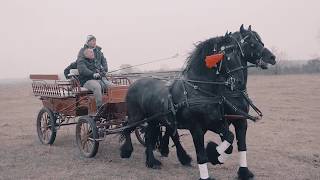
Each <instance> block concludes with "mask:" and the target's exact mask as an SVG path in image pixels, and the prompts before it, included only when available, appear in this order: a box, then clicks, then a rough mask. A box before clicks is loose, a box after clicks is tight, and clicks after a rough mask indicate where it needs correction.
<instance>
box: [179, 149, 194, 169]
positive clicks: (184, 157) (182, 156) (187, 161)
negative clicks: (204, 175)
mask: <svg viewBox="0 0 320 180" xmlns="http://www.w3.org/2000/svg"><path fill="white" fill-rule="evenodd" d="M177 156H178V159H179V161H180V163H181V164H182V165H184V166H191V161H192V158H191V157H190V156H189V155H188V154H187V153H186V152H182V153H179V154H178V152H177Z"/></svg>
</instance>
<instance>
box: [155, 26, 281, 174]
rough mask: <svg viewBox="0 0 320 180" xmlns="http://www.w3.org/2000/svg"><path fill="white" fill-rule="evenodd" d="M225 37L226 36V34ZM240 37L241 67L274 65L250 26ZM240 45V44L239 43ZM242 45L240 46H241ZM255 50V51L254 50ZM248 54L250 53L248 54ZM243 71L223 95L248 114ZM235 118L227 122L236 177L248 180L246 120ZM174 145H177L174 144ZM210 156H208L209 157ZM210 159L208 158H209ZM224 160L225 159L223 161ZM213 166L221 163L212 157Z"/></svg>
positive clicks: (227, 111) (166, 137) (164, 142)
mask: <svg viewBox="0 0 320 180" xmlns="http://www.w3.org/2000/svg"><path fill="white" fill-rule="evenodd" d="M236 34H237V33H236ZM229 35H231V36H236V35H235V34H233V35H232V34H229ZM226 36H227V34H226ZM240 36H242V37H245V39H246V41H243V43H245V44H247V45H243V49H242V51H243V54H242V58H241V64H242V66H243V67H246V66H247V62H250V63H253V64H257V66H258V67H261V68H262V69H267V64H272V65H274V64H275V63H276V61H275V56H274V55H273V54H272V53H271V52H270V51H269V50H268V49H267V48H264V44H263V42H262V40H261V38H260V36H259V35H258V34H257V33H256V32H255V31H252V30H251V26H249V28H248V30H245V29H244V28H243V26H241V28H240ZM240 43H241V42H240ZM243 43H242V44H243ZM253 48H255V49H256V50H254V49H253ZM248 52H250V53H248ZM241 71H243V77H244V79H242V80H241V82H243V83H242V84H241V85H239V86H238V88H237V90H236V91H235V90H231V89H227V90H226V91H225V92H224V94H225V95H227V96H228V97H230V98H229V100H230V101H231V102H232V104H233V105H234V106H235V107H236V108H238V109H240V110H241V111H243V112H245V113H248V112H249V101H250V100H249V98H248V95H247V93H246V85H247V77H248V69H247V68H243V69H241ZM224 112H225V114H227V115H230V114H238V113H237V112H235V111H234V108H232V107H230V106H228V105H225V106H224ZM234 117H236V118H234V119H232V120H228V123H229V124H232V125H233V126H234V128H235V133H236V139H237V147H238V151H239V166H240V167H239V170H238V177H239V178H240V179H248V178H251V177H253V176H254V175H253V173H252V172H251V171H250V170H249V169H248V167H247V160H246V150H247V148H246V131H247V119H246V118H240V116H234ZM169 135H170V132H168V131H166V132H165V135H164V136H163V138H162V139H161V144H160V152H161V154H162V155H164V156H167V155H168V153H169V148H168V144H169ZM221 139H222V140H223V139H224V138H223V136H221ZM175 144H177V143H176V142H175ZM215 148H216V144H215V143H209V144H208V146H207V151H208V152H210V151H213V150H214V149H215ZM226 152H227V154H231V153H232V146H230V147H229V148H228V150H227V151H226ZM209 156H210V155H209ZM226 156H227V155H226ZM209 159H210V158H209ZM224 160H225V159H224ZM211 163H213V164H222V163H223V162H219V161H216V160H215V157H213V160H212V161H211Z"/></svg>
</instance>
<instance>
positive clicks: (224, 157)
mask: <svg viewBox="0 0 320 180" xmlns="http://www.w3.org/2000/svg"><path fill="white" fill-rule="evenodd" d="M229 157H230V154H226V153H222V154H221V155H220V156H219V157H218V160H219V162H221V163H224V162H226V160H227V159H228V158H229Z"/></svg>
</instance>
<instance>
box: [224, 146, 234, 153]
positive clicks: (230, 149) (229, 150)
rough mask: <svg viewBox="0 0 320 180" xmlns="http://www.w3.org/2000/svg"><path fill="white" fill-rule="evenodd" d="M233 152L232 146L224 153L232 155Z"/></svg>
mask: <svg viewBox="0 0 320 180" xmlns="http://www.w3.org/2000/svg"><path fill="white" fill-rule="evenodd" d="M232 151H233V146H232V144H231V145H230V146H229V147H228V149H227V150H225V151H224V152H225V153H226V154H232Z"/></svg>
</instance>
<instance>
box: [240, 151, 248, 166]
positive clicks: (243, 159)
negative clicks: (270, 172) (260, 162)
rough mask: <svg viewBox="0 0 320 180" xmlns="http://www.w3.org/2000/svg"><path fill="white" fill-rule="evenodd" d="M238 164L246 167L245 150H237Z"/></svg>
mask: <svg viewBox="0 0 320 180" xmlns="http://www.w3.org/2000/svg"><path fill="white" fill-rule="evenodd" d="M239 165H240V167H248V165H247V151H239Z"/></svg>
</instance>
